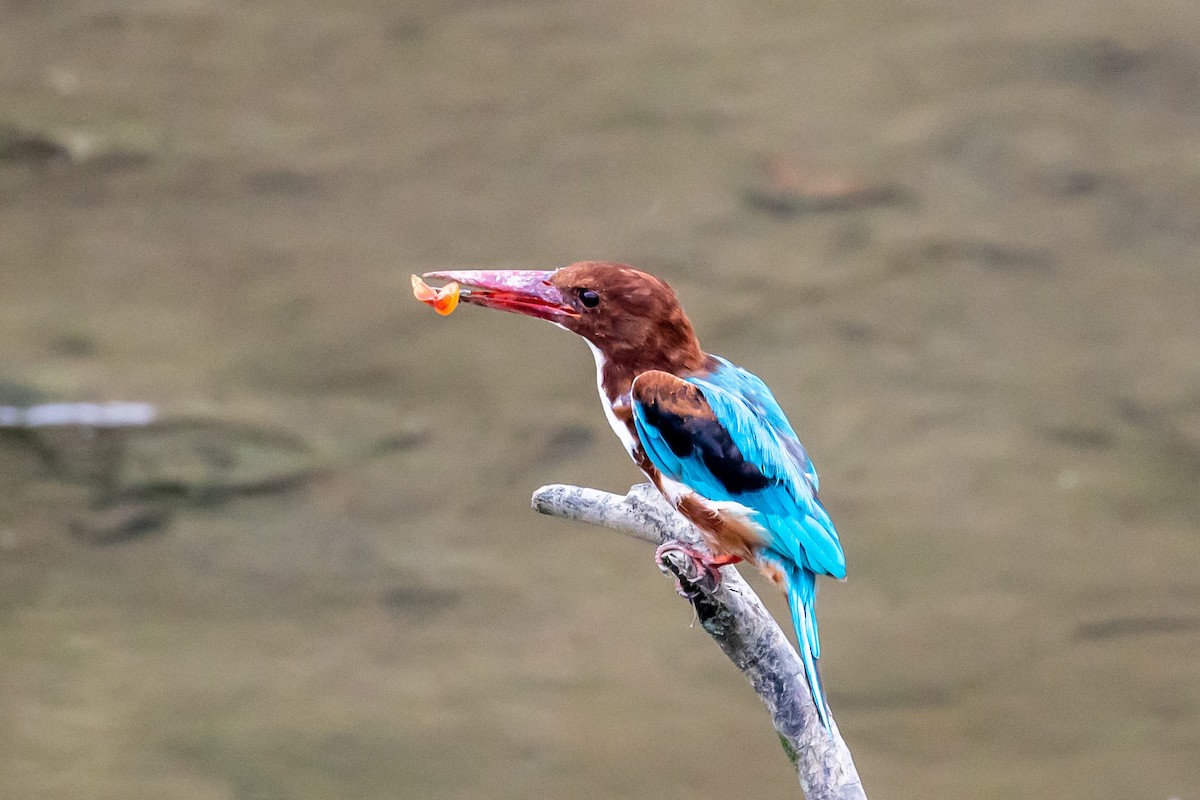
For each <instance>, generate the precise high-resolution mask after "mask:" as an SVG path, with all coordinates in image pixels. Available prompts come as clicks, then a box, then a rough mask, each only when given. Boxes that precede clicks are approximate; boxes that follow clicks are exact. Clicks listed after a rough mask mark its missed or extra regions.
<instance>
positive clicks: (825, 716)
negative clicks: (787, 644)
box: [787, 566, 832, 730]
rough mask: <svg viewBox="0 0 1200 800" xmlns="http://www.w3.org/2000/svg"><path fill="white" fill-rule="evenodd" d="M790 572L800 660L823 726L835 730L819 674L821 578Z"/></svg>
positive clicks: (790, 602)
mask: <svg viewBox="0 0 1200 800" xmlns="http://www.w3.org/2000/svg"><path fill="white" fill-rule="evenodd" d="M787 573H788V576H787V582H788V605H789V606H791V609H792V625H793V627H795V629H796V644H797V645H798V646H799V648H800V659H801V660H802V661H803V662H804V674H805V676H806V677H807V678H808V686H809V689H810V690H811V691H812V697H813V703H814V704H815V705H816V707H817V715H818V716H819V717H820V718H821V724H822V725H824V726H825V729H826V730H832V728H831V726H830V723H829V706H828V705H827V704H826V702H825V690H824V689H823V688H822V686H821V676H820V675H819V674H818V673H817V659H819V658H820V657H821V640H820V638H819V637H818V635H817V613H816V602H817V576H816V575H815V574H814V573H813V572H812V571H810V570H807V569H804V568H803V567H796V566H790V567H789V568H788V570H787Z"/></svg>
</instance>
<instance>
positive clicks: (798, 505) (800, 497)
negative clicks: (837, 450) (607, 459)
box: [414, 261, 846, 729]
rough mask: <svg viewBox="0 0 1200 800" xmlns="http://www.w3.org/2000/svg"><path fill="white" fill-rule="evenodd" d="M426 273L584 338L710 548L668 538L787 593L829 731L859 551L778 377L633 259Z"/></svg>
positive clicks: (615, 402)
mask: <svg viewBox="0 0 1200 800" xmlns="http://www.w3.org/2000/svg"><path fill="white" fill-rule="evenodd" d="M425 277H426V278H432V279H436V280H443V281H451V282H453V283H454V284H457V286H456V287H453V288H454V298H455V302H457V300H458V299H461V301H462V302H464V303H469V304H473V305H478V306H484V307H486V308H494V309H499V310H501V311H509V312H515V313H518V314H524V315H526V316H529V317H535V318H537V319H542V320H546V321H548V322H551V323H553V324H555V325H557V326H558V327H560V328H563V329H565V330H568V331H571V332H573V333H576V334H578V335H579V336H581V337H583V340H584V341H585V342H586V343H587V345H588V347H589V348H590V349H591V351H592V355H593V356H594V357H595V359H596V385H597V388H598V389H599V392H600V400H601V404H602V406H603V408H604V415H605V416H606V417H607V419H608V423H609V425H610V426H611V427H612V429H613V432H614V433H616V435H617V438H618V439H620V440H621V443H622V444H623V445H624V446H625V449H626V451H627V452H628V453H629V455H630V457H631V458H632V459H633V462H634V463H635V464H636V465H637V466H638V467H639V468H640V469H641V470H642V472H644V473H645V475H646V477H647V478H648V479H649V480H650V482H651V483H652V484H653V485H654V486H655V487H656V488H657V489H658V490H659V491H660V492H661V493H662V495H663V496H664V497H665V498H666V499H667V501H668V502H670V503H671V505H672V506H674V508H675V509H676V510H677V511H678V512H679V513H680V514H682V515H683V516H684V517H685V518H687V520H688V521H689V522H691V523H692V524H693V525H695V526H696V528H698V529H699V531H700V534H701V537H702V539H703V541H704V543H705V545H707V547H708V549H709V551H710V553H700V552H698V551H695V550H692V549H690V548H685V547H683V546H681V545H678V544H668V545H664V548H673V549H677V550H684V551H685V552H686V553H687V554H688V555H689V556H690V557H692V558H693V559H694V560H696V561H697V564H698V566H699V567H701V568H702V569H703V570H704V571H705V572H707V573H708V574H709V575H711V576H712V577H713V578H714V580H715V579H719V572H718V571H717V570H718V569H719V568H720V567H721V566H724V565H726V564H734V563H738V562H740V561H746V562H748V563H750V564H753V565H754V566H756V567H757V568H758V569H759V570H760V571H761V572H762V573H763V574H764V575H766V577H767V578H768V579H769V580H770V581H771V582H772V583H774V584H775V585H776V586H778V587H779V588H780V589H782V591H783V592H784V593H785V594H786V596H787V600H788V606H789V607H790V609H791V616H792V624H793V627H794V628H795V631H796V639H797V643H798V644H799V649H800V655H801V660H802V662H803V664H804V671H805V675H806V677H807V679H808V685H809V688H810V690H811V691H812V698H813V702H814V705H815V706H816V708H817V713H818V715H819V716H820V719H821V722H822V724H823V725H824V726H825V728H826V729H829V728H830V722H829V707H828V704H827V702H826V700H825V694H824V690H823V688H822V686H821V679H820V676H819V675H818V672H817V661H818V659H819V658H820V655H821V645H820V639H819V637H818V633H817V617H816V608H815V604H816V598H817V584H816V579H817V576H818V575H829V576H832V577H834V578H837V579H842V578H845V577H846V558H845V555H844V554H843V552H842V545H841V542H840V540H839V539H838V534H837V531H836V529H835V528H834V525H833V521H832V520H831V519H830V518H829V514H828V513H827V512H826V510H825V508H824V506H823V505H822V504H821V501H820V499H819V498H818V496H817V491H818V489H819V483H818V479H817V471H816V469H815V468H814V467H813V463H812V461H811V459H809V457H808V453H807V452H806V451H805V449H804V446H803V445H802V444H801V443H800V439H799V437H798V436H797V435H796V432H795V430H794V429H793V428H792V425H791V423H790V422H788V418H787V416H786V415H785V414H784V412H783V410H782V409H781V408H780V406H779V403H778V402H777V401H776V400H775V397H774V396H773V395H772V394H771V390H770V389H768V388H767V386H766V384H765V383H763V381H762V380H761V379H760V378H758V377H757V376H755V375H753V374H751V373H750V372H747V371H746V370H744V369H742V368H740V367H737V366H735V365H734V364H732V363H730V362H729V361H726V360H725V359H723V358H720V357H719V356H715V355H710V354H708V353H706V352H705V351H704V350H702V349H701V347H700V342H699V341H698V340H697V338H696V333H695V330H694V329H693V327H692V323H691V322H690V321H689V320H688V318H687V315H686V314H684V312H683V308H682V306H681V305H680V303H679V299H678V298H677V297H676V294H675V291H674V290H673V289H672V288H671V287H670V286H669V285H668V284H667V283H666V282H665V281H663V280H661V279H659V278H657V277H655V276H653V275H650V274H648V273H646V272H642V271H640V270H637V269H634V268H633V267H630V266H627V265H625V264H617V263H613V262H608V261H582V262H579V263H575V264H571V265H570V266H567V267H563V268H561V269H557V270H451V271H440V272H430V273H427V274H426V275H425ZM416 281H417V279H414V288H417V283H416ZM425 291H426V292H427V293H428V292H430V291H431V290H429V289H428V287H425ZM419 296H420V295H419ZM429 296H430V297H432V295H431V294H430V295H429ZM427 302H429V300H427ZM431 304H432V303H431ZM438 308H439V310H440V311H442V313H449V312H448V311H444V310H442V308H441V307H438ZM450 308H451V309H452V308H453V306H452V305H451V306H450ZM660 549H662V548H660Z"/></svg>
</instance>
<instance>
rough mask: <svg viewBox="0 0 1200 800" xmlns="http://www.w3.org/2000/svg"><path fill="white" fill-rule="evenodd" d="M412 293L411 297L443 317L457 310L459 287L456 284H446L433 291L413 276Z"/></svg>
mask: <svg viewBox="0 0 1200 800" xmlns="http://www.w3.org/2000/svg"><path fill="white" fill-rule="evenodd" d="M412 292H413V297H415V298H417V299H418V300H420V301H421V302H422V303H424V304H425V305H427V306H429V307H430V308H432V309H433V310H434V311H436V312H437V313H439V314H441V315H442V316H443V317H444V316H446V315H447V314H450V313H451V312H453V311H454V309H456V308H458V296H459V286H458V284H457V283H453V282H452V283H447V284H446V285H445V286H443V287H442V288H440V289H434V288H433V287H432V286H430V285H429V284H427V283H426V282H425V281H423V280H421V278H420V277H418V276H416V275H413V276H412Z"/></svg>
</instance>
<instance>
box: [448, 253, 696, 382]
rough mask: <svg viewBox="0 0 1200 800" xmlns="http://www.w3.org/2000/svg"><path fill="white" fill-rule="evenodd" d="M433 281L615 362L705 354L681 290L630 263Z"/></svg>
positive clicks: (465, 273) (453, 275) (451, 274)
mask: <svg viewBox="0 0 1200 800" xmlns="http://www.w3.org/2000/svg"><path fill="white" fill-rule="evenodd" d="M425 277H427V278H435V279H440V280H446V281H455V282H457V283H459V284H461V286H462V293H461V295H460V298H461V300H462V302H464V303H471V304H474V305H478V306H485V307H487V308H498V309H500V310H502V311H512V312H515V313H518V314H525V315H526V316H530V317H537V318H538V319H544V320H549V321H550V322H553V323H555V324H557V325H559V326H561V327H563V328H566V329H567V330H569V331H573V332H574V333H577V334H579V335H580V336H582V337H583V338H585V339H587V340H588V341H589V342H591V343H592V344H593V345H594V346H595V347H596V348H597V349H598V350H599V351H600V352H601V353H603V354H604V355H605V357H606V358H608V359H610V360H621V361H623V362H632V361H636V362H638V363H639V364H641V363H649V361H651V360H653V359H654V358H655V356H656V354H663V353H672V354H674V356H673V357H680V356H683V357H686V359H687V360H688V361H691V360H694V359H699V358H700V357H701V354H700V347H699V344H698V343H697V342H696V336H695V333H694V332H693V330H692V325H691V323H690V322H689V321H688V318H687V316H686V315H685V314H684V313H683V308H682V307H681V306H680V305H679V300H678V298H677V297H676V296H675V291H674V290H673V289H672V288H671V287H670V286H669V285H668V284H667V283H666V282H665V281H662V280H660V279H658V278H656V277H654V276H653V275H650V274H648V273H645V272H641V271H640V270H636V269H634V268H633V267H629V266H626V265H624V264H614V263H612V262H608V261H581V262H579V263H577V264H572V265H570V266H569V267H563V268H562V269H558V270H546V271H543V270H477V271H476V270H452V271H446V272H430V273H427V274H426V275H425ZM650 366H655V365H650Z"/></svg>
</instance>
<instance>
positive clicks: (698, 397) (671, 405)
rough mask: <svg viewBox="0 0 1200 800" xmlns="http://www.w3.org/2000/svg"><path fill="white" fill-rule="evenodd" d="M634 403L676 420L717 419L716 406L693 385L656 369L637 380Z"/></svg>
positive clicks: (639, 376)
mask: <svg viewBox="0 0 1200 800" xmlns="http://www.w3.org/2000/svg"><path fill="white" fill-rule="evenodd" d="M633 399H634V402H637V403H641V404H643V405H647V406H653V407H655V408H657V409H658V410H659V411H661V412H662V413H665V414H670V415H672V416H676V417H683V418H690V419H702V420H715V419H716V418H717V417H716V415H715V414H713V410H712V407H711V406H709V404H708V401H707V400H705V399H704V395H703V394H701V392H700V390H699V389H698V388H696V386H694V385H693V384H690V383H688V382H687V381H685V380H682V379H680V378H677V377H675V376H674V375H672V374H671V373H669V372H661V371H659V370H656V369H652V370H649V371H647V372H643V373H642V374H641V375H638V376H637V377H636V378H634V379H633Z"/></svg>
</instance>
